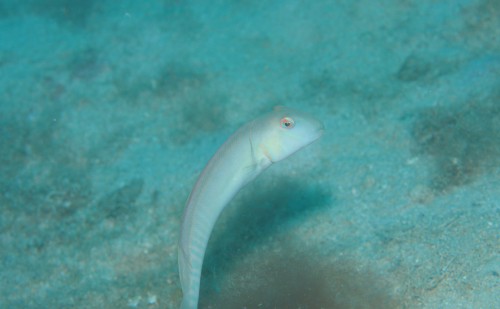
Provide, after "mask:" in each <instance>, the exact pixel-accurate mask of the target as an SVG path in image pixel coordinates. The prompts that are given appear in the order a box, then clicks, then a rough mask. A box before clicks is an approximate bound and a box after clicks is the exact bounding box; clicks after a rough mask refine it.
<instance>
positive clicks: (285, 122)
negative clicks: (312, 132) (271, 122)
mask: <svg viewBox="0 0 500 309" xmlns="http://www.w3.org/2000/svg"><path fill="white" fill-rule="evenodd" d="M280 124H281V127H282V128H285V129H291V128H293V126H294V125H295V121H293V119H292V118H290V117H283V118H281V121H280Z"/></svg>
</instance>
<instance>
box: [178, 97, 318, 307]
mask: <svg viewBox="0 0 500 309" xmlns="http://www.w3.org/2000/svg"><path fill="white" fill-rule="evenodd" d="M324 130H325V126H324V124H323V122H322V121H321V120H319V119H318V118H316V117H314V116H312V115H310V114H308V113H306V112H303V111H301V110H298V109H293V108H288V107H284V106H281V105H278V106H275V107H274V108H273V110H272V111H270V112H268V113H266V114H264V115H261V116H259V117H257V118H255V119H253V120H251V121H249V122H247V123H245V124H244V125H243V126H241V127H240V128H239V129H238V130H236V132H234V133H233V134H232V135H231V136H229V137H228V138H227V140H226V141H225V142H224V143H223V144H222V145H221V146H220V147H219V148H218V149H217V151H216V152H215V153H214V154H213V156H212V157H211V159H210V160H209V161H208V163H207V165H206V166H205V167H204V168H203V170H202V172H201V173H200V175H199V177H198V179H197V180H196V182H195V184H194V186H193V189H192V190H191V193H190V194H189V198H188V200H187V202H186V206H185V208H184V212H183V214H182V218H181V225H180V232H179V244H178V261H179V276H180V282H181V288H182V293H183V296H182V301H181V304H180V307H179V309H196V308H197V307H198V298H199V293H200V279H201V270H202V267H203V259H204V256H205V251H206V247H207V244H208V240H209V238H210V234H211V233H212V229H213V227H214V225H215V222H216V221H217V218H218V217H219V215H220V213H221V212H222V210H223V209H224V208H225V207H226V206H227V204H228V203H229V202H230V201H231V200H232V199H233V197H234V196H235V195H236V193H238V191H240V190H241V189H242V188H243V187H245V186H246V185H247V184H248V183H250V182H251V181H252V180H254V179H255V178H256V177H257V176H258V175H260V174H261V173H262V172H263V171H264V170H265V169H267V168H268V167H270V166H271V165H272V164H273V163H276V162H279V161H281V160H283V159H286V158H288V157H289V156H291V155H292V154H294V153H295V152H297V151H298V150H299V149H301V148H303V147H305V146H307V145H309V144H311V143H312V142H314V141H315V140H317V139H318V138H319V137H320V136H321V135H323V132H324Z"/></svg>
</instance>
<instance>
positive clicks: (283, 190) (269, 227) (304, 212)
mask: <svg viewBox="0 0 500 309" xmlns="http://www.w3.org/2000/svg"><path fill="white" fill-rule="evenodd" d="M332 200H333V198H332V194H331V193H330V192H329V191H327V190H325V189H323V188H322V187H321V185H320V184H319V183H315V182H302V181H299V180H296V179H280V180H279V181H274V182H267V181H259V179H257V181H255V182H254V183H252V184H250V185H248V186H247V187H246V188H244V189H243V190H242V191H241V192H239V193H238V194H237V196H236V197H235V199H234V200H233V201H232V202H231V203H230V204H229V206H228V207H230V208H232V209H231V210H226V211H224V212H223V214H222V216H221V217H220V219H219V220H218V222H217V223H216V227H215V229H214V231H213V233H212V235H211V238H210V241H209V244H208V247H207V252H206V255H205V259H204V264H203V272H202V290H203V286H204V287H210V288H209V289H211V287H214V286H215V288H216V287H217V282H216V281H217V277H219V278H220V277H221V276H224V273H225V272H229V271H231V268H232V267H233V266H234V264H235V263H236V262H237V261H239V260H240V259H242V258H243V257H245V256H246V255H247V254H248V252H249V251H250V250H253V249H254V248H256V247H258V246H259V244H261V243H262V242H263V241H265V240H267V239H269V238H270V237H272V236H273V235H275V234H277V233H279V232H280V231H282V230H284V229H286V228H288V227H290V226H291V225H299V224H301V222H303V218H304V217H307V216H308V215H310V214H312V213H313V212H315V211H318V210H320V209H322V208H324V207H326V206H328V205H331V204H332ZM203 281H204V282H203ZM204 292H207V291H202V294H203V293H204Z"/></svg>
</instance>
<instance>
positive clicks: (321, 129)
mask: <svg viewBox="0 0 500 309" xmlns="http://www.w3.org/2000/svg"><path fill="white" fill-rule="evenodd" d="M316 132H317V133H319V136H321V135H323V133H324V132H325V125H324V124H323V123H321V125H320V126H319V127H318V128H317V129H316Z"/></svg>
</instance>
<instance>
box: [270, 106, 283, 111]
mask: <svg viewBox="0 0 500 309" xmlns="http://www.w3.org/2000/svg"><path fill="white" fill-rule="evenodd" d="M278 108H284V106H283V105H276V106H275V107H273V110H276V109H278Z"/></svg>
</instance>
